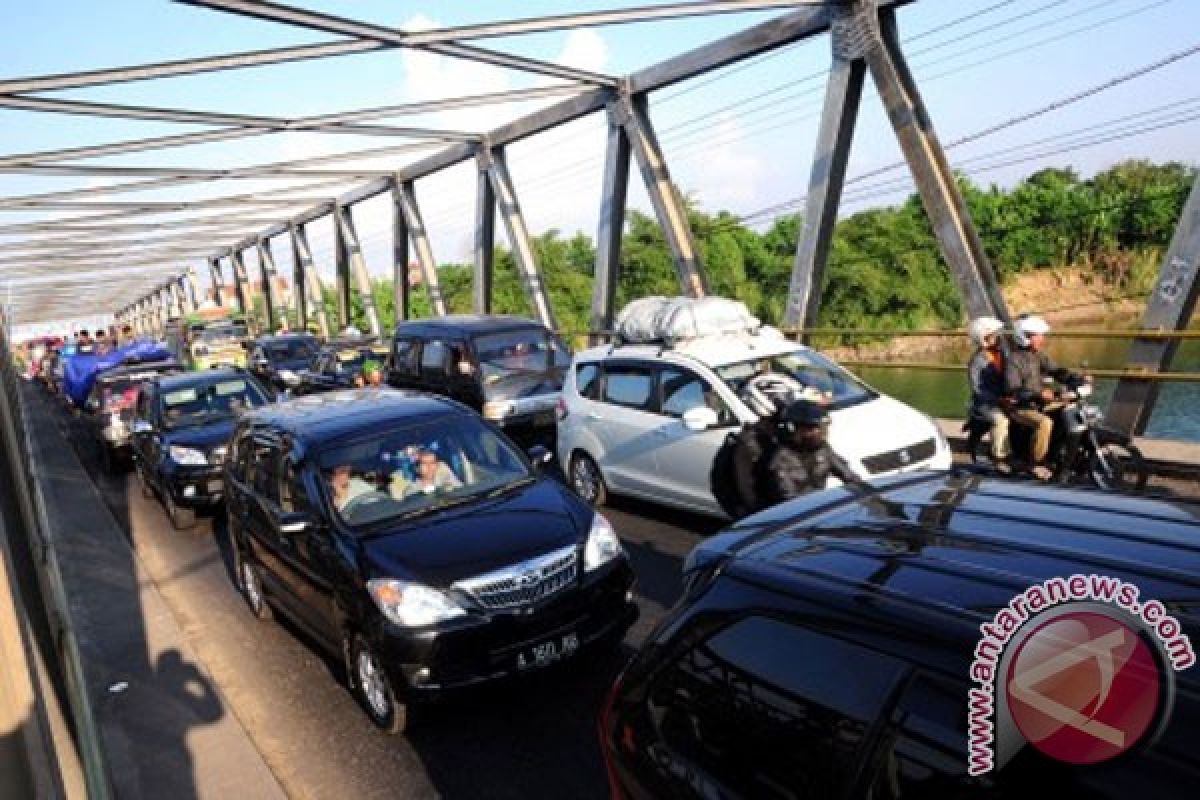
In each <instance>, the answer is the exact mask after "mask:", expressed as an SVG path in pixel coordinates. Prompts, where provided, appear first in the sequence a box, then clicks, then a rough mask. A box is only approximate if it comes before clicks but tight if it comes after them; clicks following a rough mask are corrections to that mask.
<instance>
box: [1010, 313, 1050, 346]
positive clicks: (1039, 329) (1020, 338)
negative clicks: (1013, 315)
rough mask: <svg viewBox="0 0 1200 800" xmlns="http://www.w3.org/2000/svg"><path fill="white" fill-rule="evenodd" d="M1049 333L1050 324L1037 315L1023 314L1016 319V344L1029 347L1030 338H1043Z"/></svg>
mask: <svg viewBox="0 0 1200 800" xmlns="http://www.w3.org/2000/svg"><path fill="white" fill-rule="evenodd" d="M1049 332H1050V323H1048V322H1046V320H1044V319H1042V318H1041V317H1039V316H1038V315H1037V314H1024V315H1022V316H1020V317H1017V344H1019V345H1021V346H1022V347H1028V346H1029V337H1030V336H1045V335H1046V334H1047V333H1049Z"/></svg>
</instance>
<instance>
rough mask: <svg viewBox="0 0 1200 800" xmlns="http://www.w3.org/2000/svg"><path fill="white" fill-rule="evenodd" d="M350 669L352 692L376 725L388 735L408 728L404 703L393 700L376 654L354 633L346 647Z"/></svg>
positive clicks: (385, 674) (389, 685)
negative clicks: (352, 684)
mask: <svg viewBox="0 0 1200 800" xmlns="http://www.w3.org/2000/svg"><path fill="white" fill-rule="evenodd" d="M350 672H351V680H352V681H353V682H354V691H355V692H356V693H357V694H358V699H359V701H361V702H362V705H363V708H364V709H366V712H367V716H369V717H370V718H371V721H372V722H374V723H375V725H376V727H378V728H379V729H380V730H382V731H384V732H385V733H389V734H395V733H403V732H404V730H405V728H406V727H408V706H407V705H406V704H404V703H401V702H399V701H397V700H396V693H395V691H394V690H393V689H392V683H391V681H389V680H388V676H387V673H386V672H384V670H383V667H382V666H381V665H380V663H379V659H378V657H377V656H376V655H375V653H374V652H373V651H372V650H371V647H370V645H368V644H367V641H366V639H364V638H363V637H362V636H361V635H357V634H356V635H355V637H354V642H353V644H352V645H351V648H350Z"/></svg>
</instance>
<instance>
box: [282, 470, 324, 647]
mask: <svg viewBox="0 0 1200 800" xmlns="http://www.w3.org/2000/svg"><path fill="white" fill-rule="evenodd" d="M278 464H279V469H278V482H279V491H278V496H279V503H278V507H277V514H295V513H300V514H304V515H305V516H306V517H307V518H308V519H310V520H311V521H312V523H313V524H312V527H310V528H309V529H308V530H306V531H304V532H301V533H293V534H288V533H284V532H282V531H280V530H279V528H278V526H276V528H275V530H276V532H277V533H278V535H279V541H280V551H279V552H280V554H279V560H280V563H281V569H282V572H283V575H282V577H283V579H284V580H286V581H287V583H288V586H289V588H290V593H291V595H292V596H293V597H295V598H296V599H297V601H298V605H300V606H302V607H303V608H302V609H301V613H302V615H303V617H304V624H305V625H307V626H308V627H309V628H311V629H312V631H313V633H315V634H317V635H318V636H320V637H321V638H323V639H325V640H326V641H327V642H330V643H336V642H337V641H339V639H340V636H339V633H340V631H339V628H338V622H337V618H336V615H335V613H334V577H335V575H336V574H337V568H338V564H339V562H338V550H337V548H336V547H335V546H334V541H333V536H334V533H333V530H332V528H331V527H330V526H329V525H328V524H325V521H324V517H323V515H322V514H321V513H320V511H319V506H318V504H317V502H316V501H315V499H314V498H313V496H312V495H311V493H310V492H309V488H308V486H307V485H306V484H305V481H304V464H303V463H302V462H297V461H296V460H295V459H294V458H293V456H292V455H291V454H289V453H287V452H286V448H285V452H284V453H282V454H281V455H280V459H279V461H278Z"/></svg>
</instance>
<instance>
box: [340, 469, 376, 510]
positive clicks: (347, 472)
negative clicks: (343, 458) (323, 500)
mask: <svg viewBox="0 0 1200 800" xmlns="http://www.w3.org/2000/svg"><path fill="white" fill-rule="evenodd" d="M329 491H330V495H331V496H332V498H333V505H334V508H336V509H337V510H338V511H341V510H342V509H343V508H345V507H346V506H347V505H349V504H350V501H351V500H353V499H354V498H356V497H359V496H361V495H364V494H367V493H369V492H373V491H375V487H374V486H372V485H371V484H369V483H367V482H366V481H364V480H363V479H362V478H360V477H358V476H357V475H355V474H354V468H353V467H351V466H350V465H349V464H339V465H338V466H336V467H334V468H333V472H332V473H330V475H329Z"/></svg>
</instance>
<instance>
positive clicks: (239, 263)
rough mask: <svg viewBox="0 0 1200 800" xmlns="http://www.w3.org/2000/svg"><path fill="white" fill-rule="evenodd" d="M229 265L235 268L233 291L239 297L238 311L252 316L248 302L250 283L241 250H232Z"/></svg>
mask: <svg viewBox="0 0 1200 800" xmlns="http://www.w3.org/2000/svg"><path fill="white" fill-rule="evenodd" d="M229 263H230V264H232V266H233V290H234V294H235V296H236V297H237V304H238V311H239V312H241V313H242V314H244V315H246V317H247V318H248V317H249V316H250V311H251V308H250V305H249V304H248V303H247V302H246V301H247V300H249V294H250V287H249V286H248V284H249V283H250V281H249V280H248V279H247V277H246V261H245V258H244V257H243V256H242V251H241V250H231V251H230V252H229Z"/></svg>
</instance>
